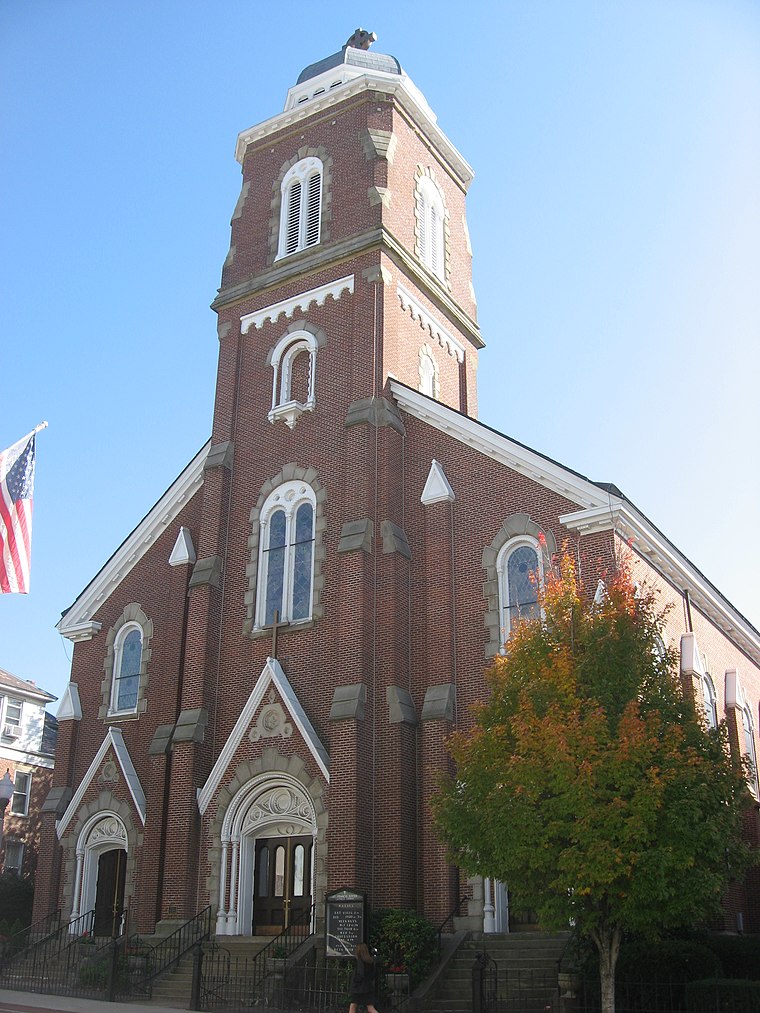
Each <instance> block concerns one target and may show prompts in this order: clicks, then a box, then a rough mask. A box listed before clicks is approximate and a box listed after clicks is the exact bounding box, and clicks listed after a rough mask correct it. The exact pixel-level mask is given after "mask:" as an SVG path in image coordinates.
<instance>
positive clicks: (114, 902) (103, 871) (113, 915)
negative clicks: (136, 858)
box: [93, 848, 127, 936]
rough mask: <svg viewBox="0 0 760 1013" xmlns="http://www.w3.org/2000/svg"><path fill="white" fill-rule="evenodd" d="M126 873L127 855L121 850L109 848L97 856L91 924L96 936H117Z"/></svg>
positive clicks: (122, 906) (122, 907) (122, 905)
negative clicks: (93, 914)
mask: <svg viewBox="0 0 760 1013" xmlns="http://www.w3.org/2000/svg"><path fill="white" fill-rule="evenodd" d="M126 873H127V853H126V851H124V850H123V849H122V848H111V849H110V850H109V851H104V852H103V853H102V854H101V855H99V857H98V876H97V882H96V886H95V920H94V923H93V934H94V935H96V936H115V935H117V932H118V929H119V923H120V922H121V916H122V913H123V911H124V882H125V878H126Z"/></svg>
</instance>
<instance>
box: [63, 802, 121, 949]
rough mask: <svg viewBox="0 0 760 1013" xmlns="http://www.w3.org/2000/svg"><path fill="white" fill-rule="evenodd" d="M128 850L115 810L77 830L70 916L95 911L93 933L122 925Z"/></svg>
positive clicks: (111, 932) (110, 931) (101, 933)
mask: <svg viewBox="0 0 760 1013" xmlns="http://www.w3.org/2000/svg"><path fill="white" fill-rule="evenodd" d="M128 850H129V849H128V845H127V831H126V828H125V826H124V824H123V823H122V821H121V819H120V818H119V817H118V816H117V815H116V813H112V812H107V813H97V814H96V815H95V816H93V817H92V818H91V819H89V820H88V821H87V822H86V823H85V825H84V827H83V828H82V831H81V833H80V834H79V839H78V841H77V855H76V857H77V868H76V882H75V886H74V905H73V908H72V918H76V917H77V916H79V915H85V914H87V913H88V912H90V911H94V922H93V932H94V934H95V935H98V936H110V935H114V934H116V933H117V932H118V930H119V928H120V927H121V921H122V918H123V915H124V888H125V884H126V873H127V858H128Z"/></svg>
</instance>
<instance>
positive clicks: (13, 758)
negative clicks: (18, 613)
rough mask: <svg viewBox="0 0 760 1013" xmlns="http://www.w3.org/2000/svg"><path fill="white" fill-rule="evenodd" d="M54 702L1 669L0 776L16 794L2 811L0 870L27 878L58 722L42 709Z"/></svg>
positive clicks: (34, 856) (47, 787)
mask: <svg viewBox="0 0 760 1013" xmlns="http://www.w3.org/2000/svg"><path fill="white" fill-rule="evenodd" d="M54 701H55V697H54V696H52V695H51V694H50V693H46V692H45V690H44V689H40V688H39V687H38V686H37V685H36V684H35V683H33V682H30V681H27V682H25V681H24V680H23V679H18V678H17V677H16V676H15V675H11V673H10V672H6V671H5V670H4V669H2V668H0V777H2V776H3V775H4V774H5V771H6V770H7V771H8V773H9V774H10V776H11V778H12V779H13V783H14V787H15V791H14V792H13V796H12V797H11V799H10V801H9V803H8V806H7V808H6V810H5V821H4V824H3V835H2V844H1V845H0V871H2V872H16V873H19V874H23V875H31V874H32V873H33V872H34V871H35V869H36V868H37V852H38V848H39V838H40V810H41V808H42V804H43V802H44V801H45V798H46V796H47V794H48V792H49V791H50V787H51V785H52V783H53V761H54V756H55V740H56V735H57V730H58V722H57V721H56V719H55V718H54V717H53V715H52V714H48V712H47V711H46V710H45V708H46V707H47V705H48V704H51V703H53V702H54Z"/></svg>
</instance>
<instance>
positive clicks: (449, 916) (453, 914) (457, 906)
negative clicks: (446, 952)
mask: <svg viewBox="0 0 760 1013" xmlns="http://www.w3.org/2000/svg"><path fill="white" fill-rule="evenodd" d="M466 900H467V897H459V898H458V900H457V902H456V904H455V905H454V907H453V908H452V909H451V911H449V913H448V914H447V915H446V917H445V918H444V919H443V921H442V922H441V924H440V925H439V926H438V929H437V932H438V955H439V956H440V954H441V951H442V949H443V944H442V941H441V939H442V936H443V930H444V928H445V926H446V925H448V923H449V922H452V927H453V921H452V919H454V918H457V917H458V916H459V912H460V910H461V907H462V905H463V904H464V902H465V901H466Z"/></svg>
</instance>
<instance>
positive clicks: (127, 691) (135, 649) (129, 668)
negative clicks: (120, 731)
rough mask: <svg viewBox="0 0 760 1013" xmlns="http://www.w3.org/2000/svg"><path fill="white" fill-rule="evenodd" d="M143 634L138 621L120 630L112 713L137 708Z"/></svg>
mask: <svg viewBox="0 0 760 1013" xmlns="http://www.w3.org/2000/svg"><path fill="white" fill-rule="evenodd" d="M142 649H143V635H142V629H141V627H140V626H138V625H137V623H129V624H128V625H126V626H123V627H122V628H121V629H120V630H119V634H118V637H117V640H116V643H115V644H114V662H113V680H112V685H111V708H110V709H111V713H113V714H120V713H124V712H125V711H133V710H136V708H137V690H138V687H139V684H140V668H141V664H142Z"/></svg>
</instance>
